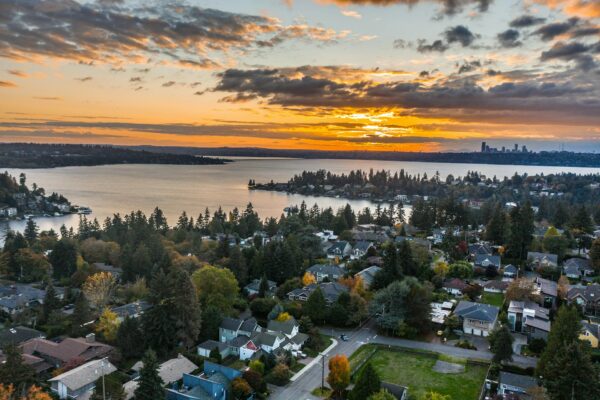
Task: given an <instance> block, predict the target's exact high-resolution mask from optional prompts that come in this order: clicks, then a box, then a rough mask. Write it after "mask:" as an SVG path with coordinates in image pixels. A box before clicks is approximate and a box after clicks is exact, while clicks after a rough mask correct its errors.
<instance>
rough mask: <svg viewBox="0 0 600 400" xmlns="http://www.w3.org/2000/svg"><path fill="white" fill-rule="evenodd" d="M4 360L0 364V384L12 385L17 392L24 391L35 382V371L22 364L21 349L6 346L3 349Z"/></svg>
mask: <svg viewBox="0 0 600 400" xmlns="http://www.w3.org/2000/svg"><path fill="white" fill-rule="evenodd" d="M3 352H4V359H5V361H4V362H3V363H0V383H1V384H4V385H10V384H12V385H14V386H15V388H16V389H17V390H24V389H26V388H27V387H29V386H30V385H31V384H33V383H34V382H35V371H34V369H33V368H31V367H30V366H29V365H26V364H25V363H24V362H23V354H22V352H21V349H20V348H19V347H17V346H15V345H8V346H6V347H5V348H4V349H3Z"/></svg>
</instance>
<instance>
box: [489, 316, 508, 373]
mask: <svg viewBox="0 0 600 400" xmlns="http://www.w3.org/2000/svg"><path fill="white" fill-rule="evenodd" d="M489 341H490V347H491V350H492V353H494V357H493V359H492V360H493V361H494V362H495V363H498V364H501V363H502V362H504V361H512V356H513V348H512V343H513V341H514V338H513V337H512V335H511V334H510V331H509V330H508V326H506V325H503V326H502V327H500V328H498V329H496V330H494V331H493V332H492V333H491V335H490V337H489Z"/></svg>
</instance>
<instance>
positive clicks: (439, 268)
mask: <svg viewBox="0 0 600 400" xmlns="http://www.w3.org/2000/svg"><path fill="white" fill-rule="evenodd" d="M449 271H450V268H449V266H448V263H446V262H444V261H438V262H436V263H435V266H434V267H433V272H434V273H435V274H436V275H438V276H441V277H442V278H443V277H445V276H446V274H448V272H449Z"/></svg>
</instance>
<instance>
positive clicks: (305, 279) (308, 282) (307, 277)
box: [302, 271, 317, 286]
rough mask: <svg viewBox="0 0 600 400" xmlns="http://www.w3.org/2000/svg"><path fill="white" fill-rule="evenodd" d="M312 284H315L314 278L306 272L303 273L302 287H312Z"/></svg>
mask: <svg viewBox="0 0 600 400" xmlns="http://www.w3.org/2000/svg"><path fill="white" fill-rule="evenodd" d="M313 283H317V279H316V278H315V276H314V275H313V274H312V273H310V272H308V271H307V272H305V273H304V275H303V276H302V285H304V286H308V285H312V284H313Z"/></svg>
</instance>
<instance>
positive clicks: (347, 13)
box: [341, 10, 362, 19]
mask: <svg viewBox="0 0 600 400" xmlns="http://www.w3.org/2000/svg"><path fill="white" fill-rule="evenodd" d="M341 13H342V15H343V16H345V17H350V18H356V19H361V18H362V15H361V14H360V13H359V12H358V11H353V10H342V11H341Z"/></svg>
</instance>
